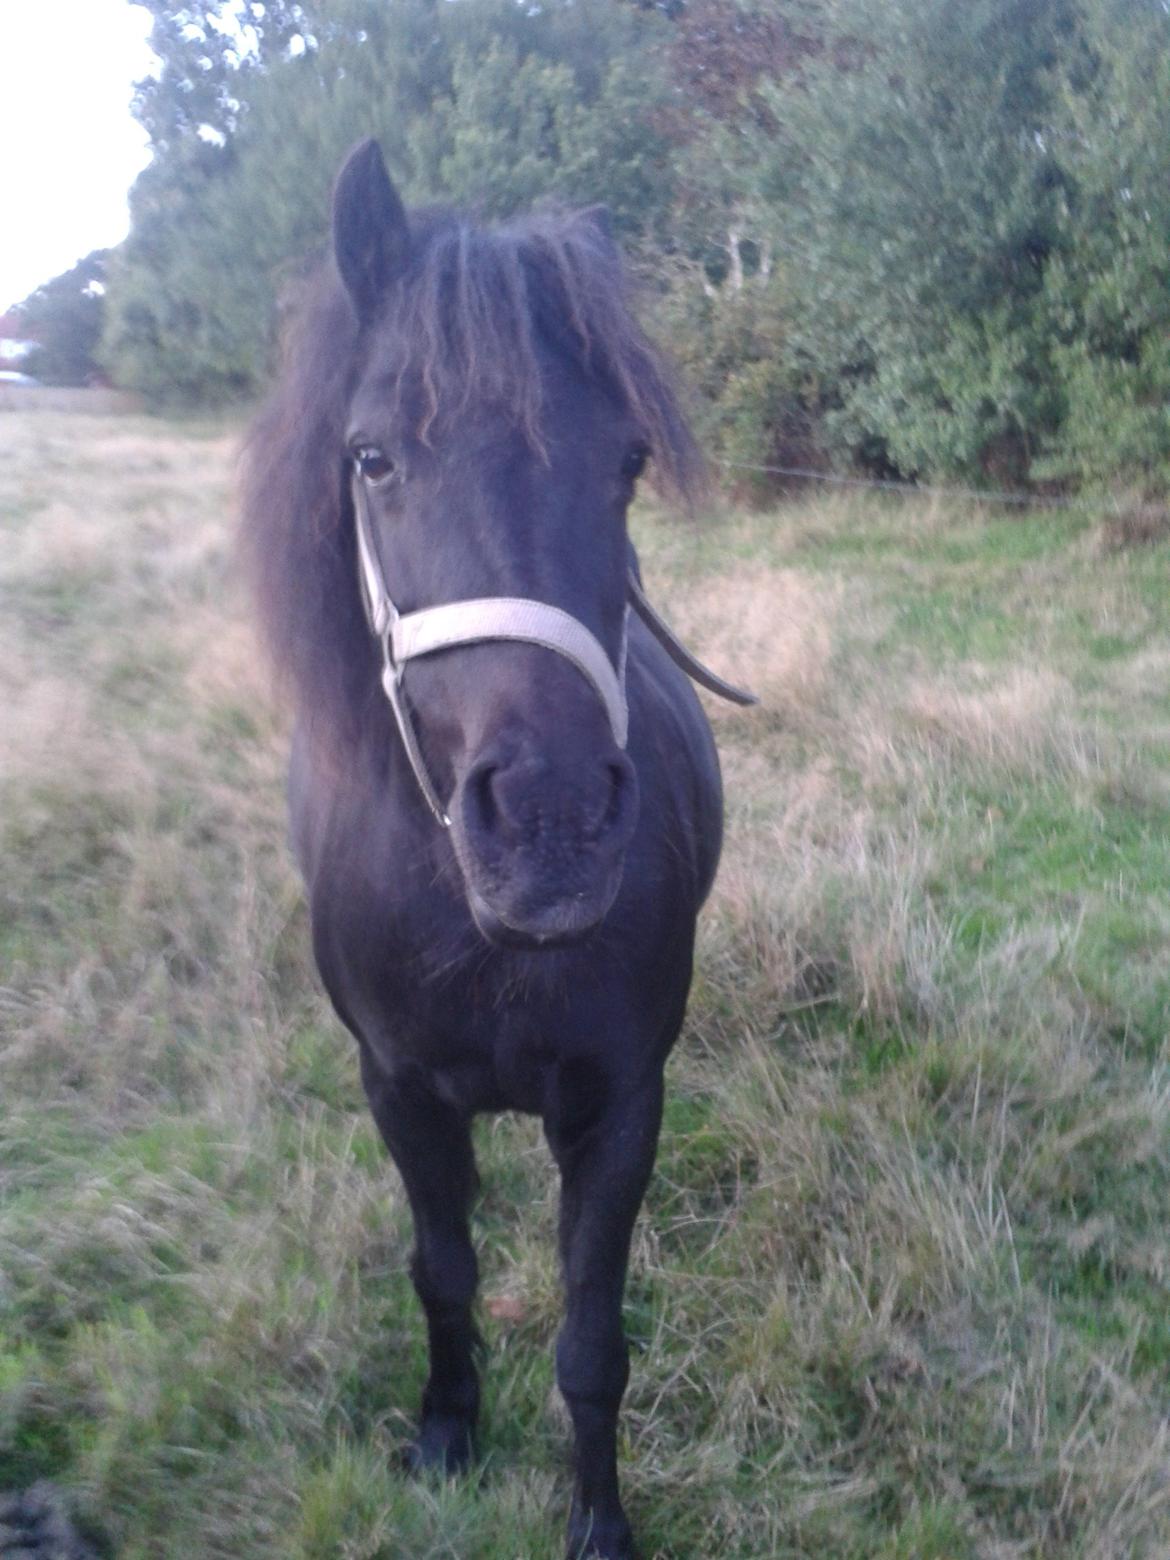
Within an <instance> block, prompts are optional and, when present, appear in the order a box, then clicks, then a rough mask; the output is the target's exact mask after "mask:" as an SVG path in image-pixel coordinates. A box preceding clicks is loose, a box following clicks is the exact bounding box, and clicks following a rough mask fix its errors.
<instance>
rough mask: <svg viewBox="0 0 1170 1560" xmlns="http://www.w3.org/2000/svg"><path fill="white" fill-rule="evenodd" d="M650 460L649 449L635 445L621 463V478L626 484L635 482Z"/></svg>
mask: <svg viewBox="0 0 1170 1560" xmlns="http://www.w3.org/2000/svg"><path fill="white" fill-rule="evenodd" d="M649 459H650V449H649V446H648V445H645V444H635V445H634V447H633V449H632V450H630V451H629V453H628V454H627V455H626V458H625V459H624V460H623V461H622V476H623V477H625V479H626V481H627V482H636V481H637V480H638V478H639V477H640V476H641V475H642V473H643V471H645V469H646V462H647V461H648V460H649Z"/></svg>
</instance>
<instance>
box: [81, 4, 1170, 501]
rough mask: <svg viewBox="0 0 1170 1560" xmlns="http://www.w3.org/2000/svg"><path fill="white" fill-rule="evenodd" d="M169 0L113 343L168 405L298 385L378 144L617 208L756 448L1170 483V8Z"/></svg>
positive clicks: (159, 12)
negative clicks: (310, 290)
mask: <svg viewBox="0 0 1170 1560" xmlns="http://www.w3.org/2000/svg"><path fill="white" fill-rule="evenodd" d="M150 8H151V10H152V11H153V13H154V16H155V32H154V42H155V47H156V50H157V52H158V54H159V56H160V68H159V71H158V73H157V77H156V78H154V79H151V80H150V81H147V82H143V83H141V84H140V87H139V93H138V100H137V104H138V113H139V116H140V118H141V119H142V121H143V123H144V124H145V125H146V126H147V128H148V129H149V130H150V133H151V137H152V140H153V143H154V148H155V157H154V161H153V163H152V165H151V167H150V168H149V169H148V170H147V172H146V173H145V174H144V175H143V176H142V178H141V180H140V182H139V185H138V187H137V189H136V191H135V195H134V203H133V209H134V227H133V231H132V234H131V237H130V239H129V240H128V242H127V243H126V245H124V246H123V248H122V250H121V251H120V252H119V253H118V255H117V256H116V257H115V260H114V261H113V263H112V267H111V298H110V309H109V322H108V326H107V330H106V335H105V342H104V348H103V351H104V355H105V358H106V361H107V362H108V363H109V365H110V366H111V369H112V371H113V372H114V374H115V376H116V377H117V378H118V379H119V380H121V381H122V382H124V383H127V384H130V385H133V386H137V387H138V388H140V389H143V390H146V391H148V392H149V393H150V394H151V395H152V397H163V398H165V397H168V396H176V395H178V396H183V397H186V398H190V399H202V400H208V399H222V398H224V397H228V398H232V397H237V396H240V395H247V394H251V393H252V392H254V391H255V390H256V389H257V388H258V387H259V386H260V385H261V384H262V383H263V382H264V380H265V377H266V375H267V373H268V370H269V367H270V363H271V355H272V346H273V341H274V338H275V335H276V331H277V327H278V323H279V308H280V300H281V299H282V298H284V297H286V296H287V294H288V290H289V287H290V284H294V283H295V281H296V279H297V278H298V276H299V275H300V274H301V269H300V268H301V267H302V265H303V263H304V257H305V256H312V255H313V254H314V253H320V251H321V248H322V246H323V243H324V238H325V228H326V214H327V208H328V196H329V188H330V183H331V179H332V176H333V173H334V170H335V169H336V167H337V165H338V163H339V161H340V159H341V158H342V156H343V155H344V153H345V151H346V150H347V148H348V147H349V146H350V145H351V144H352V143H353V142H354V141H355V140H357V139H358V138H359V137H361V136H364V135H368V134H375V135H377V136H378V137H379V138H380V140H381V141H382V144H383V147H384V149H385V152H386V155H387V159H388V162H389V164H390V167H391V170H392V172H393V174H394V176H395V179H396V181H397V182H398V183H399V184H400V186H401V187H402V189H403V191H404V193H405V195H406V196H407V198H408V199H409V200H412V201H414V202H424V203H425V202H427V201H433V200H440V201H451V202H455V203H461V204H470V205H472V206H474V207H476V208H477V209H478V210H480V211H481V212H483V213H485V214H486V215H488V216H504V215H507V214H508V213H510V212H513V211H515V210H517V209H519V208H522V207H525V206H528V205H530V204H532V203H533V202H534V201H539V200H540V199H542V198H545V197H549V196H553V197H555V198H558V199H560V200H564V201H569V202H574V203H582V204H585V203H591V202H595V201H603V202H605V203H606V204H607V205H608V206H609V207H610V209H611V212H612V216H613V220H614V225H615V227H616V229H617V231H618V232H619V234H620V236H621V237H622V239H623V241H624V242H625V243H626V245H627V247H630V248H632V249H633V250H634V251H635V253H636V254H637V257H638V261H639V264H640V266H641V269H642V271H643V273H644V275H645V278H646V279H647V281H648V282H649V293H650V300H651V305H652V312H653V313H654V314H655V315H656V317H657V319H658V322H659V327H660V329H662V330H664V331H665V332H666V333H667V334H668V335H669V340H670V343H671V345H672V346H673V347H674V348H675V350H676V352H677V354H678V356H679V357H680V358H681V359H682V360H683V362H684V365H685V366H686V368H687V370H688V372H689V373H690V375H691V377H692V378H693V379H694V381H695V382H696V383H697V384H698V385H699V386H700V392H701V420H702V422H703V423H704V426H705V430H706V432H707V434H708V437H709V438H710V439H711V440H712V442H713V444H714V447H715V450H716V452H717V453H720V454H722V455H724V456H725V457H727V458H729V459H734V460H739V461H746V462H749V463H751V462H755V463H758V464H800V465H803V464H806V463H808V462H809V461H815V462H817V463H819V464H836V465H839V466H860V467H862V468H868V469H871V470H874V469H876V470H879V471H881V472H891V471H894V472H900V473H902V474H904V475H914V474H922V475H929V476H937V475H954V476H961V477H962V478H964V479H965V480H970V481H975V482H988V483H990V484H992V485H997V486H998V485H1002V484H1004V483H1025V482H1029V481H1049V482H1050V481H1060V482H1064V483H1078V484H1086V483H1088V484H1093V483H1095V484H1098V485H1100V484H1102V483H1107V482H1121V483H1123V484H1124V485H1126V486H1127V487H1129V488H1132V489H1134V490H1137V491H1139V492H1146V493H1149V492H1153V491H1157V490H1160V489H1162V488H1164V487H1165V486H1166V485H1167V476H1168V472H1170V455H1168V453H1167V452H1168V450H1170V426H1168V420H1170V413H1168V411H1167V405H1168V400H1170V397H1168V394H1167V392H1168V390H1170V351H1168V349H1167V345H1166V342H1167V339H1168V335H1170V331H1168V326H1170V285H1168V284H1170V237H1168V235H1170V204H1168V203H1170V195H1168V193H1167V192H1168V191H1170V107H1168V106H1167V105H1170V79H1168V77H1170V66H1168V64H1167V61H1170V15H1168V13H1167V11H1166V8H1165V7H1164V6H1163V5H1162V4H1160V3H1159V0H971V4H969V5H967V6H964V7H960V8H955V7H953V6H949V5H945V4H943V3H942V0H687V3H685V4H683V3H674V4H664V5H654V4H631V3H629V0H574V3H570V0H554V3H552V4H550V5H547V6H541V7H530V8H525V7H520V6H517V5H515V4H514V3H513V0H445V3H437V0H393V3H388V0H271V3H264V4H261V3H259V0H248V3H247V4H244V5H242V6H241V5H238V4H234V3H232V4H229V3H228V0H208V3H204V4H201V5H192V4H179V3H176V0H151V6H150ZM233 17H235V18H236V20H235V21H233V20H232V18H233Z"/></svg>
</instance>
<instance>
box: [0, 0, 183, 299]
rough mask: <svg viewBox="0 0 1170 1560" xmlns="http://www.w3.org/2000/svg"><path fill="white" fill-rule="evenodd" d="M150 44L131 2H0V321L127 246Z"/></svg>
mask: <svg viewBox="0 0 1170 1560" xmlns="http://www.w3.org/2000/svg"><path fill="white" fill-rule="evenodd" d="M149 32H150V15H149V13H148V12H146V11H144V10H142V8H141V7H140V6H137V5H132V4H129V3H127V0H0V312H2V311H3V310H4V309H5V308H7V307H8V306H9V305H11V304H13V303H18V302H19V301H20V299H21V298H24V297H26V296H27V295H28V294H29V293H30V292H31V291H32V290H33V288H34V287H37V286H39V284H40V283H41V282H47V281H48V280H49V278H50V277H53V276H56V275H58V274H59V273H60V272H61V271H66V270H68V269H69V267H70V266H71V265H72V264H73V263H74V262H75V261H77V260H80V259H81V258H82V257H83V256H84V255H87V254H89V252H90V250H91V249H104V248H106V247H107V246H109V245H111V244H116V243H119V242H120V241H121V240H122V239H123V238H125V236H126V231H127V228H128V226H129V216H128V213H127V208H126V194H127V191H128V190H129V188H130V186H131V184H132V183H133V182H134V179H135V177H136V175H137V174H138V173H139V171H140V170H141V169H142V168H144V167H145V165H146V163H147V161H148V160H149V158H148V153H147V146H146V136H145V134H144V132H143V131H142V130H141V128H140V127H139V125H138V124H137V122H136V121H135V120H134V119H132V118H131V117H130V94H131V90H132V87H133V83H134V82H135V81H137V80H139V79H140V78H141V77H143V76H145V75H147V74H148V72H149V69H150V66H151V62H152V60H153V58H154V57H153V55H152V54H151V52H150V50H149V48H148V47H147V43H146V39H147V36H148V34H149Z"/></svg>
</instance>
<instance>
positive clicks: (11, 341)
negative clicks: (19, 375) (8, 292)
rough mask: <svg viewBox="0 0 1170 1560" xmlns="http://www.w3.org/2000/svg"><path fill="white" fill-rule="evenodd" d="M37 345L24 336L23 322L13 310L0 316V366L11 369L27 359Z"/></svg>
mask: <svg viewBox="0 0 1170 1560" xmlns="http://www.w3.org/2000/svg"><path fill="white" fill-rule="evenodd" d="M38 345H39V343H38V342H36V341H34V340H33V339H32V337H31V336H29V335H27V334H26V329H25V325H24V321H23V320H22V319H21V318H20V317H19V315H17V313H16V312H15V310H12V309H9V311H8V313H7V314H0V366H6V367H9V368H11V367H12V365H13V364H14V363H19V362H20V360H21V358H24V357H27V356H28V354H29V353H30V352H31V351H32V349H33V348H34V347H35V346H38Z"/></svg>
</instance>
